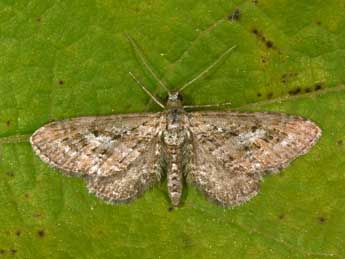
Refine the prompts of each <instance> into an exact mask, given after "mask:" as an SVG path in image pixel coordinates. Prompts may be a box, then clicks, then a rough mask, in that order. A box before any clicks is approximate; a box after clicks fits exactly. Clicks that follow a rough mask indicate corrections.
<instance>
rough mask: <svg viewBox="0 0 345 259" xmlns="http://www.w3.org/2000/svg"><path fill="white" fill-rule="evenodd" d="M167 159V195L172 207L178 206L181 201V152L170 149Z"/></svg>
mask: <svg viewBox="0 0 345 259" xmlns="http://www.w3.org/2000/svg"><path fill="white" fill-rule="evenodd" d="M167 158H168V159H167V160H168V161H167V162H168V163H167V165H168V167H167V169H168V170H167V180H168V193H169V197H170V200H171V203H172V205H173V206H178V205H179V204H180V201H181V196H182V189H183V173H182V159H181V150H180V149H175V148H171V149H170V150H169V152H168V157H167Z"/></svg>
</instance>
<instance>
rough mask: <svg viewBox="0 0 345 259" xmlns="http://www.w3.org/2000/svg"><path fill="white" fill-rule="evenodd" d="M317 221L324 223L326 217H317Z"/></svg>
mask: <svg viewBox="0 0 345 259" xmlns="http://www.w3.org/2000/svg"><path fill="white" fill-rule="evenodd" d="M319 223H320V224H324V223H326V218H324V217H322V216H321V217H319Z"/></svg>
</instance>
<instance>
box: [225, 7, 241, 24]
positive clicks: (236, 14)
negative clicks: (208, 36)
mask: <svg viewBox="0 0 345 259" xmlns="http://www.w3.org/2000/svg"><path fill="white" fill-rule="evenodd" d="M240 17H241V12H240V10H239V9H235V10H234V11H233V13H232V14H231V15H229V16H228V19H229V20H231V21H238V20H239V19H240Z"/></svg>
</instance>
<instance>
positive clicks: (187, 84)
mask: <svg viewBox="0 0 345 259" xmlns="http://www.w3.org/2000/svg"><path fill="white" fill-rule="evenodd" d="M236 47H237V46H236V45H234V46H232V47H231V48H229V49H227V50H226V51H225V52H224V53H223V54H222V55H220V56H219V58H217V60H216V61H215V62H213V63H212V64H211V65H210V66H208V67H207V68H206V69H205V70H204V71H202V72H201V73H200V74H199V75H197V76H196V77H194V78H193V79H192V80H190V81H189V82H187V83H185V84H184V85H183V86H182V87H181V88H180V89H179V92H182V91H183V90H184V89H185V88H186V87H187V86H189V85H191V84H193V83H194V82H195V81H196V80H198V79H199V78H201V77H203V76H204V75H205V74H206V73H207V72H208V71H210V70H211V69H212V68H213V67H214V66H216V65H217V64H218V63H219V62H220V61H221V60H222V59H223V58H224V57H225V56H226V55H227V54H228V53H230V52H231V51H232V50H233V49H235V48H236Z"/></svg>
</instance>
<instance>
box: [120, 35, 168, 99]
mask: <svg viewBox="0 0 345 259" xmlns="http://www.w3.org/2000/svg"><path fill="white" fill-rule="evenodd" d="M125 35H126V37H127V39H128V41H129V42H130V43H131V45H132V47H133V49H134V51H135V53H136V54H137V55H138V56H139V58H140V60H141V62H142V63H143V64H144V65H145V67H146V69H147V70H148V71H149V72H150V74H151V75H152V76H153V77H154V79H156V80H157V82H158V84H159V85H160V86H161V87H162V88H164V90H165V91H167V92H168V94H169V95H170V94H171V93H170V91H169V89H168V87H167V86H166V85H165V83H164V82H163V81H162V80H160V79H159V78H158V76H157V75H156V74H155V72H154V71H153V69H152V68H151V67H150V65H149V64H148V62H147V61H146V58H145V57H144V55H143V53H142V51H141V50H140V49H139V47H138V45H137V44H136V43H135V41H134V40H133V39H132V37H131V36H129V34H128V33H125ZM132 77H133V74H132Z"/></svg>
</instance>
